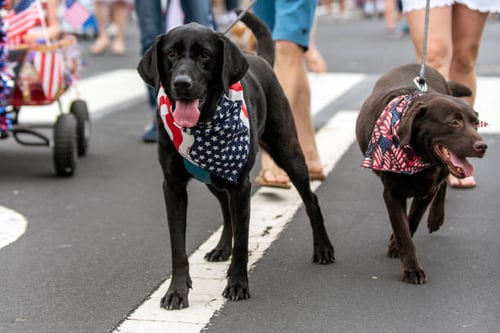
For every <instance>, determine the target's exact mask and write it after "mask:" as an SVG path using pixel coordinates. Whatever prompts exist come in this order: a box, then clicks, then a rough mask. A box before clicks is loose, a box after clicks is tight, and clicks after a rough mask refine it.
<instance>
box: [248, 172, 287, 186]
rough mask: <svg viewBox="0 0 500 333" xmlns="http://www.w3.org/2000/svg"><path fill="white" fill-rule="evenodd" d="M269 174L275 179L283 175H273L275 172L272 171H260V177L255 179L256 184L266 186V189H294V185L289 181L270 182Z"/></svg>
mask: <svg viewBox="0 0 500 333" xmlns="http://www.w3.org/2000/svg"><path fill="white" fill-rule="evenodd" d="M269 174H271V175H272V176H273V178H274V179H276V178H277V176H280V175H281V174H275V173H273V171H272V170H270V169H262V170H260V172H259V175H258V176H257V177H256V178H255V182H256V183H257V184H258V185H259V186H266V187H274V188H285V189H288V188H291V187H292V185H291V184H290V180H287V181H286V182H280V181H276V180H269V178H270V177H269ZM284 175H286V174H284Z"/></svg>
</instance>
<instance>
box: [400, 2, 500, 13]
mask: <svg viewBox="0 0 500 333" xmlns="http://www.w3.org/2000/svg"><path fill="white" fill-rule="evenodd" d="M402 3H403V12H405V13H407V12H411V11H412V10H417V9H425V4H426V1H425V0H402ZM456 3H460V4H462V5H465V6H467V7H469V8H470V9H472V10H477V11H480V12H483V13H486V12H491V13H495V12H497V13H500V1H499V0H431V1H430V5H431V8H434V7H444V6H452V5H454V4H456Z"/></svg>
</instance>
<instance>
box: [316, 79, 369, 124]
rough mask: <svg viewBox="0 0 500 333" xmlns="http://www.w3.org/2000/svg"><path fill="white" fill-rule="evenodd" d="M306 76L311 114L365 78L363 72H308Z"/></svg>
mask: <svg viewBox="0 0 500 333" xmlns="http://www.w3.org/2000/svg"><path fill="white" fill-rule="evenodd" d="M308 76H309V84H310V86H311V113H312V114H313V115H315V114H317V113H318V112H320V111H321V110H323V109H324V108H325V107H326V106H327V105H328V104H329V103H331V102H332V101H334V100H335V99H337V98H339V97H340V96H342V95H343V94H344V93H346V92H347V91H348V90H349V89H351V88H352V87H354V86H355V85H356V84H358V83H360V82H361V81H363V80H364V79H365V78H366V75H364V74H353V73H321V74H315V73H309V74H308Z"/></svg>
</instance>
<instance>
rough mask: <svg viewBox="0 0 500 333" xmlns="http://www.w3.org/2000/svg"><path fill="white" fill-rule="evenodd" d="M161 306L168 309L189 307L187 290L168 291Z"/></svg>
mask: <svg viewBox="0 0 500 333" xmlns="http://www.w3.org/2000/svg"><path fill="white" fill-rule="evenodd" d="M160 306H161V307H162V308H164V309H167V310H180V309H184V308H187V307H189V301H188V293H187V291H186V292H179V291H177V290H174V291H171V290H169V291H167V293H166V294H165V296H163V298H162V299H161V302H160Z"/></svg>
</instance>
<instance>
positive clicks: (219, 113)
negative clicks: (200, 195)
mask: <svg viewBox="0 0 500 333" xmlns="http://www.w3.org/2000/svg"><path fill="white" fill-rule="evenodd" d="M157 99H158V110H159V112H160V116H161V119H162V122H163V127H164V128H165V130H166V131H167V133H168V136H169V137H170V139H171V140H172V142H173V143H174V146H175V148H176V149H177V150H178V151H179V153H180V154H181V155H182V157H184V161H185V165H186V169H187V170H188V171H189V172H190V173H191V174H192V175H193V176H194V177H195V178H197V179H199V180H201V181H203V182H205V183H210V182H211V181H210V175H215V176H217V177H220V178H223V179H226V180H228V181H230V182H233V183H238V181H239V176H240V174H241V171H242V170H243V168H244V167H245V166H246V164H247V160H248V153H249V149H250V125H249V121H248V112H247V109H246V106H245V102H244V99H243V87H242V86H241V84H240V83H239V82H237V83H235V84H233V85H231V86H230V87H229V96H226V95H223V96H222V97H221V98H220V99H219V101H218V103H217V109H216V111H215V114H214V116H213V118H212V119H211V120H210V121H207V122H204V123H201V122H199V123H197V124H196V125H195V126H193V127H190V128H186V127H180V126H179V125H178V124H176V123H175V121H174V118H173V112H175V110H172V102H171V101H170V99H169V98H168V96H167V95H166V94H165V91H164V89H163V87H160V90H159V92H158V96H157Z"/></svg>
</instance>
